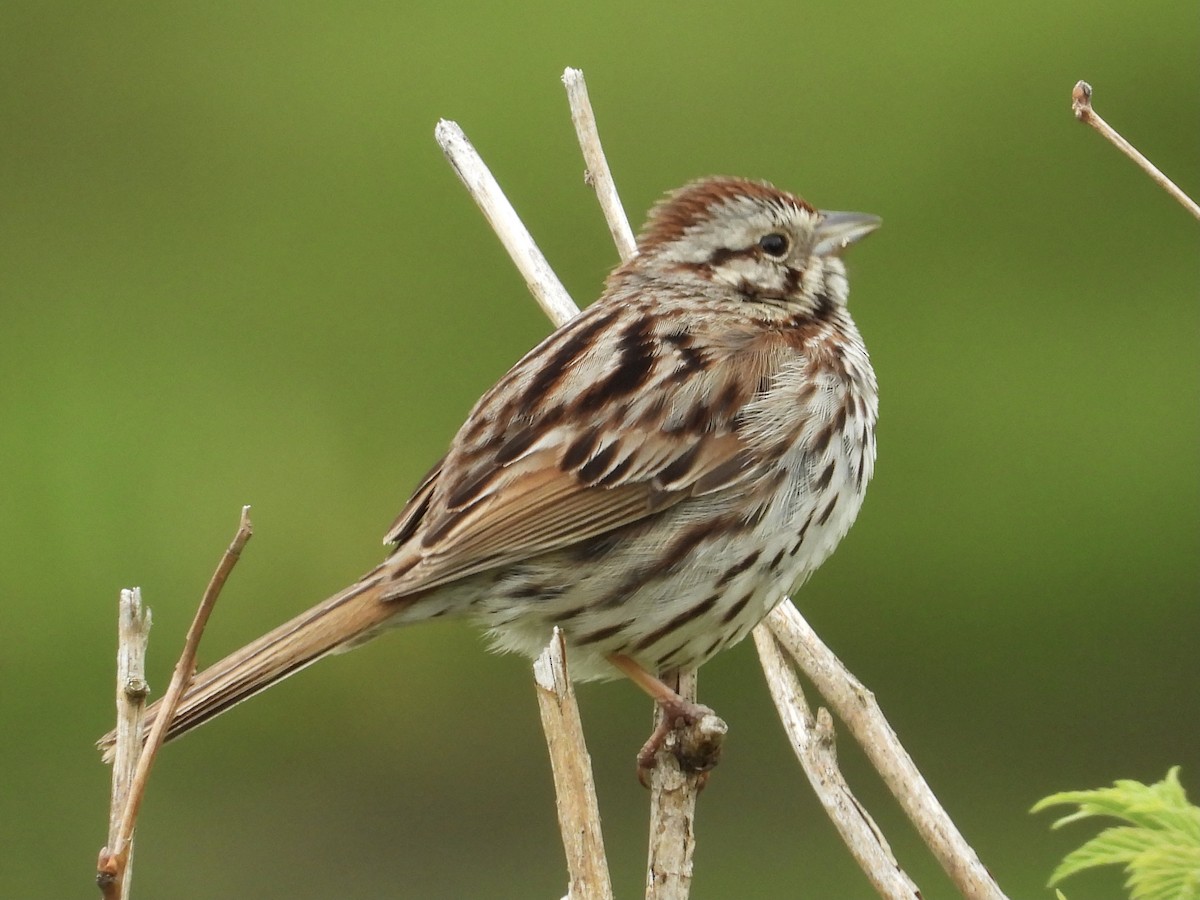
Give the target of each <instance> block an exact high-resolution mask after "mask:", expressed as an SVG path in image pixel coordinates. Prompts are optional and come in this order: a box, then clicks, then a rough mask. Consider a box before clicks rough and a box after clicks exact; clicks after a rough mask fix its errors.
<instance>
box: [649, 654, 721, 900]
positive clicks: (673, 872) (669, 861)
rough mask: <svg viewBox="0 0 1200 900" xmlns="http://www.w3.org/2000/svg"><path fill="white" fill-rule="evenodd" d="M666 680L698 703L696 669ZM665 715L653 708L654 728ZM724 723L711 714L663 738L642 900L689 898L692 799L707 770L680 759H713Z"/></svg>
mask: <svg viewBox="0 0 1200 900" xmlns="http://www.w3.org/2000/svg"><path fill="white" fill-rule="evenodd" d="M664 681H665V682H666V683H667V684H668V685H669V686H670V687H672V688H674V689H675V691H676V692H677V693H678V694H679V696H681V697H683V698H684V699H685V700H689V701H692V702H695V700H696V670H695V669H688V670H685V671H682V672H679V673H677V674H676V675H675V676H674V677H673V678H664ZM662 717H663V711H662V709H660V708H656V709H655V713H654V724H655V727H656V728H657V727H658V726H659V725H660V724H661V722H662ZM726 730H727V729H726V725H725V723H724V722H723V721H722V720H721V719H719V718H717V717H716V716H713V715H706V716H704V717H702V718H701V719H700V720H699V721H698V722H696V723H694V724H693V725H691V726H688V727H686V728H682V729H675V730H674V731H671V732H670V733H669V734H668V735H667V739H666V741H665V742H664V743H663V746H662V748H661V749H660V750H659V751H658V755H657V756H656V758H655V766H654V769H653V770H652V771H651V773H650V853H649V862H648V864H647V867H646V900H687V897H688V894H689V893H690V892H691V889H692V855H693V853H694V852H695V850H696V832H695V820H696V798H697V797H698V796H699V794H700V790H701V788H703V786H704V782H705V781H706V780H707V777H708V773H707V772H695V771H687V770H685V768H684V767H683V766H682V765H681V764H680V759H681V758H683V759H687V758H689V757H697V756H699V757H709V758H711V759H712V760H713V761H715V758H716V754H717V753H718V752H719V749H720V744H721V741H722V740H723V739H724V737H725V732H726Z"/></svg>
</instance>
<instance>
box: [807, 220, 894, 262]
mask: <svg viewBox="0 0 1200 900" xmlns="http://www.w3.org/2000/svg"><path fill="white" fill-rule="evenodd" d="M882 224H883V219H881V218H879V216H872V215H870V214H869V213H857V212H826V211H825V210H822V211H821V224H819V225H818V226H817V232H816V238H817V243H816V246H815V247H814V248H813V252H814V254H815V255H817V256H832V255H836V254H838V253H840V252H841V251H843V250H845V249H846V248H847V247H849V246H850V245H851V244H853V243H854V242H855V241H858V240H861V239H862V238H865V237H866V236H867V235H868V234H870V233H871V232H872V231H874V230H875V229H876V228H878V227H879V226H880V225H882Z"/></svg>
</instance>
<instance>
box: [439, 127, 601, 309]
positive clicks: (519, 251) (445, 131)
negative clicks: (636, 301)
mask: <svg viewBox="0 0 1200 900" xmlns="http://www.w3.org/2000/svg"><path fill="white" fill-rule="evenodd" d="M433 134H434V137H435V138H436V139H437V142H438V144H439V146H441V148H442V152H443V153H444V154H445V155H446V159H447V160H448V161H449V162H450V166H451V168H453V169H454V171H455V172H456V173H457V174H458V177H459V179H460V180H461V181H462V183H463V184H464V185H465V186H466V188H467V192H468V193H469V194H470V195H471V199H473V200H474V201H475V203H476V205H478V206H479V210H480V212H482V213H483V217H484V218H485V219H487V221H488V224H489V225H491V226H492V230H493V231H494V232H496V236H497V237H498V238H500V243H502V244H503V245H504V249H505V250H507V251H508V255H509V256H510V257H511V258H512V261H513V263H514V264H515V265H516V267H517V271H519V272H520V273H521V277H522V278H524V279H525V284H526V285H528V286H529V292H530V293H531V294H533V298H534V299H535V300H536V301H537V302H538V305H539V306H540V307H541V308H542V310H543V311H544V312H545V313H546V315H547V316H549V317H550V321H551V322H553V323H554V324H555V325H561V324H563V322H566V321H567V320H568V319H570V318H572V317H574V316H576V315H578V313H579V307H578V306H576V305H575V303H574V301H572V300H571V295H570V294H568V293H567V289H566V288H565V287H563V285H562V282H561V281H559V280H558V276H557V275H555V274H554V270H553V269H551V268H550V263H548V262H546V257H545V256H543V255H542V251H541V250H539V249H538V245H537V244H536V243H534V240H533V238H532V237H531V236H530V234H529V231H528V230H527V229H526V228H525V226H524V224H522V222H521V219H520V218H519V217H518V216H517V212H516V210H514V209H513V207H512V204H511V203H509V202H508V198H507V197H505V196H504V192H503V191H502V190H500V185H499V184H497V183H496V179H495V178H494V177H493V176H492V173H491V172H490V171H488V167H487V166H486V165H484V163H483V160H482V159H481V158H480V157H479V154H478V153H477V152H476V151H475V148H474V147H473V146H471V142H470V141H468V140H467V136H466V135H465V134H463V130H462V129H461V128H460V127H459V126H458V123H457V122H450V121H448V120H446V119H442V120H441V121H440V122H438V124H437V127H436V128H435V129H434V130H433Z"/></svg>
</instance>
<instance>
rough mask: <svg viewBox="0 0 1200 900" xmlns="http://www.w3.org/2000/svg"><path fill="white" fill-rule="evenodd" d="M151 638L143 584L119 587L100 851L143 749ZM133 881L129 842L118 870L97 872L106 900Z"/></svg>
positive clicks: (114, 831)
mask: <svg viewBox="0 0 1200 900" xmlns="http://www.w3.org/2000/svg"><path fill="white" fill-rule="evenodd" d="M149 641H150V610H149V609H148V608H143V607H142V590H141V588H132V589H130V590H125V591H121V600H120V602H119V604H118V612H117V742H116V747H115V752H114V759H113V771H112V800H111V802H110V804H109V810H108V842H107V843H106V845H105V848H104V849H103V850H101V851H100V854H101V858H102V859H103V857H104V854H105V853H106V852H107V848H108V847H115V846H116V844H117V836H118V834H119V832H120V827H121V815H122V812H123V810H124V809H125V806H126V804H127V803H128V799H129V790H130V786H131V785H132V783H133V776H134V772H135V770H136V769H137V761H138V755H139V754H140V753H141V750H142V722H143V720H144V718H145V712H146V696H147V695H148V694H149V693H150V688H149V686H148V685H147V684H146V645H147V644H148V643H149ZM132 879H133V844H132V841H131V842H130V845H129V852H128V853H127V854H126V860H125V865H124V867H123V869H122V870H121V872H119V873H117V874H113V875H108V874H105V875H103V876H97V884H98V885H99V887H100V893H101V895H102V896H103V897H104V898H105V900H119V898H121V897H127V896H128V895H129V884H130V881H131V880H132Z"/></svg>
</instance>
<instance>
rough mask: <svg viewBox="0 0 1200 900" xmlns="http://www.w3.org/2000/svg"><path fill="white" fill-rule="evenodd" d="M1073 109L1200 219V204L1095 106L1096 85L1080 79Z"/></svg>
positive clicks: (1072, 105)
mask: <svg viewBox="0 0 1200 900" xmlns="http://www.w3.org/2000/svg"><path fill="white" fill-rule="evenodd" d="M1071 111H1072V112H1073V113H1075V118H1076V119H1078V120H1079V121H1080V122H1083V123H1085V124H1087V125H1091V126H1092V127H1093V128H1095V129H1096V130H1097V131H1098V132H1100V134H1102V135H1104V137H1105V138H1107V139H1108V141H1109V142H1110V143H1111V144H1112V145H1113V146H1114V147H1116V148H1117V149H1118V150H1120V151H1121V152H1122V153H1124V154H1125V155H1126V156H1128V157H1129V158H1130V159H1132V160H1133V161H1134V162H1135V163H1137V164H1138V165H1139V166H1141V168H1142V171H1144V172H1145V173H1146V174H1147V175H1149V176H1150V177H1151V178H1152V179H1154V181H1155V182H1156V183H1157V184H1158V186H1159V187H1161V188H1162V189H1163V190H1164V191H1166V192H1167V193H1168V194H1170V195H1171V196H1172V197H1174V198H1175V199H1176V200H1177V201H1178V202H1179V204H1180V205H1181V206H1183V208H1184V209H1186V210H1187V211H1188V212H1190V213H1191V214H1192V215H1193V216H1195V217H1196V218H1197V219H1200V205H1198V204H1197V203H1196V201H1195V200H1193V199H1192V198H1191V197H1189V196H1188V195H1187V194H1185V193H1184V192H1183V191H1182V190H1180V189H1179V187H1178V186H1177V185H1176V184H1175V182H1173V181H1172V180H1171V179H1170V178H1168V177H1167V176H1166V175H1164V174H1163V173H1162V172H1161V171H1160V170H1159V169H1158V167H1157V166H1155V165H1154V163H1152V162H1150V160H1148V159H1146V157H1145V156H1143V155H1142V154H1141V153H1140V152H1139V151H1138V149H1137V147H1135V146H1133V144H1131V143H1129V141H1127V140H1125V138H1123V137H1121V135H1119V134H1118V133H1117V131H1116V129H1115V128H1113V127H1112V126H1111V125H1109V124H1108V123H1107V122H1105V121H1104V120H1103V119H1102V118H1100V114H1099V113H1098V112H1096V110H1094V109H1092V86H1091V85H1090V84H1088V83H1087V82H1086V81H1079V82H1076V84H1075V87H1074V88H1073V89H1072V90H1071Z"/></svg>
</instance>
